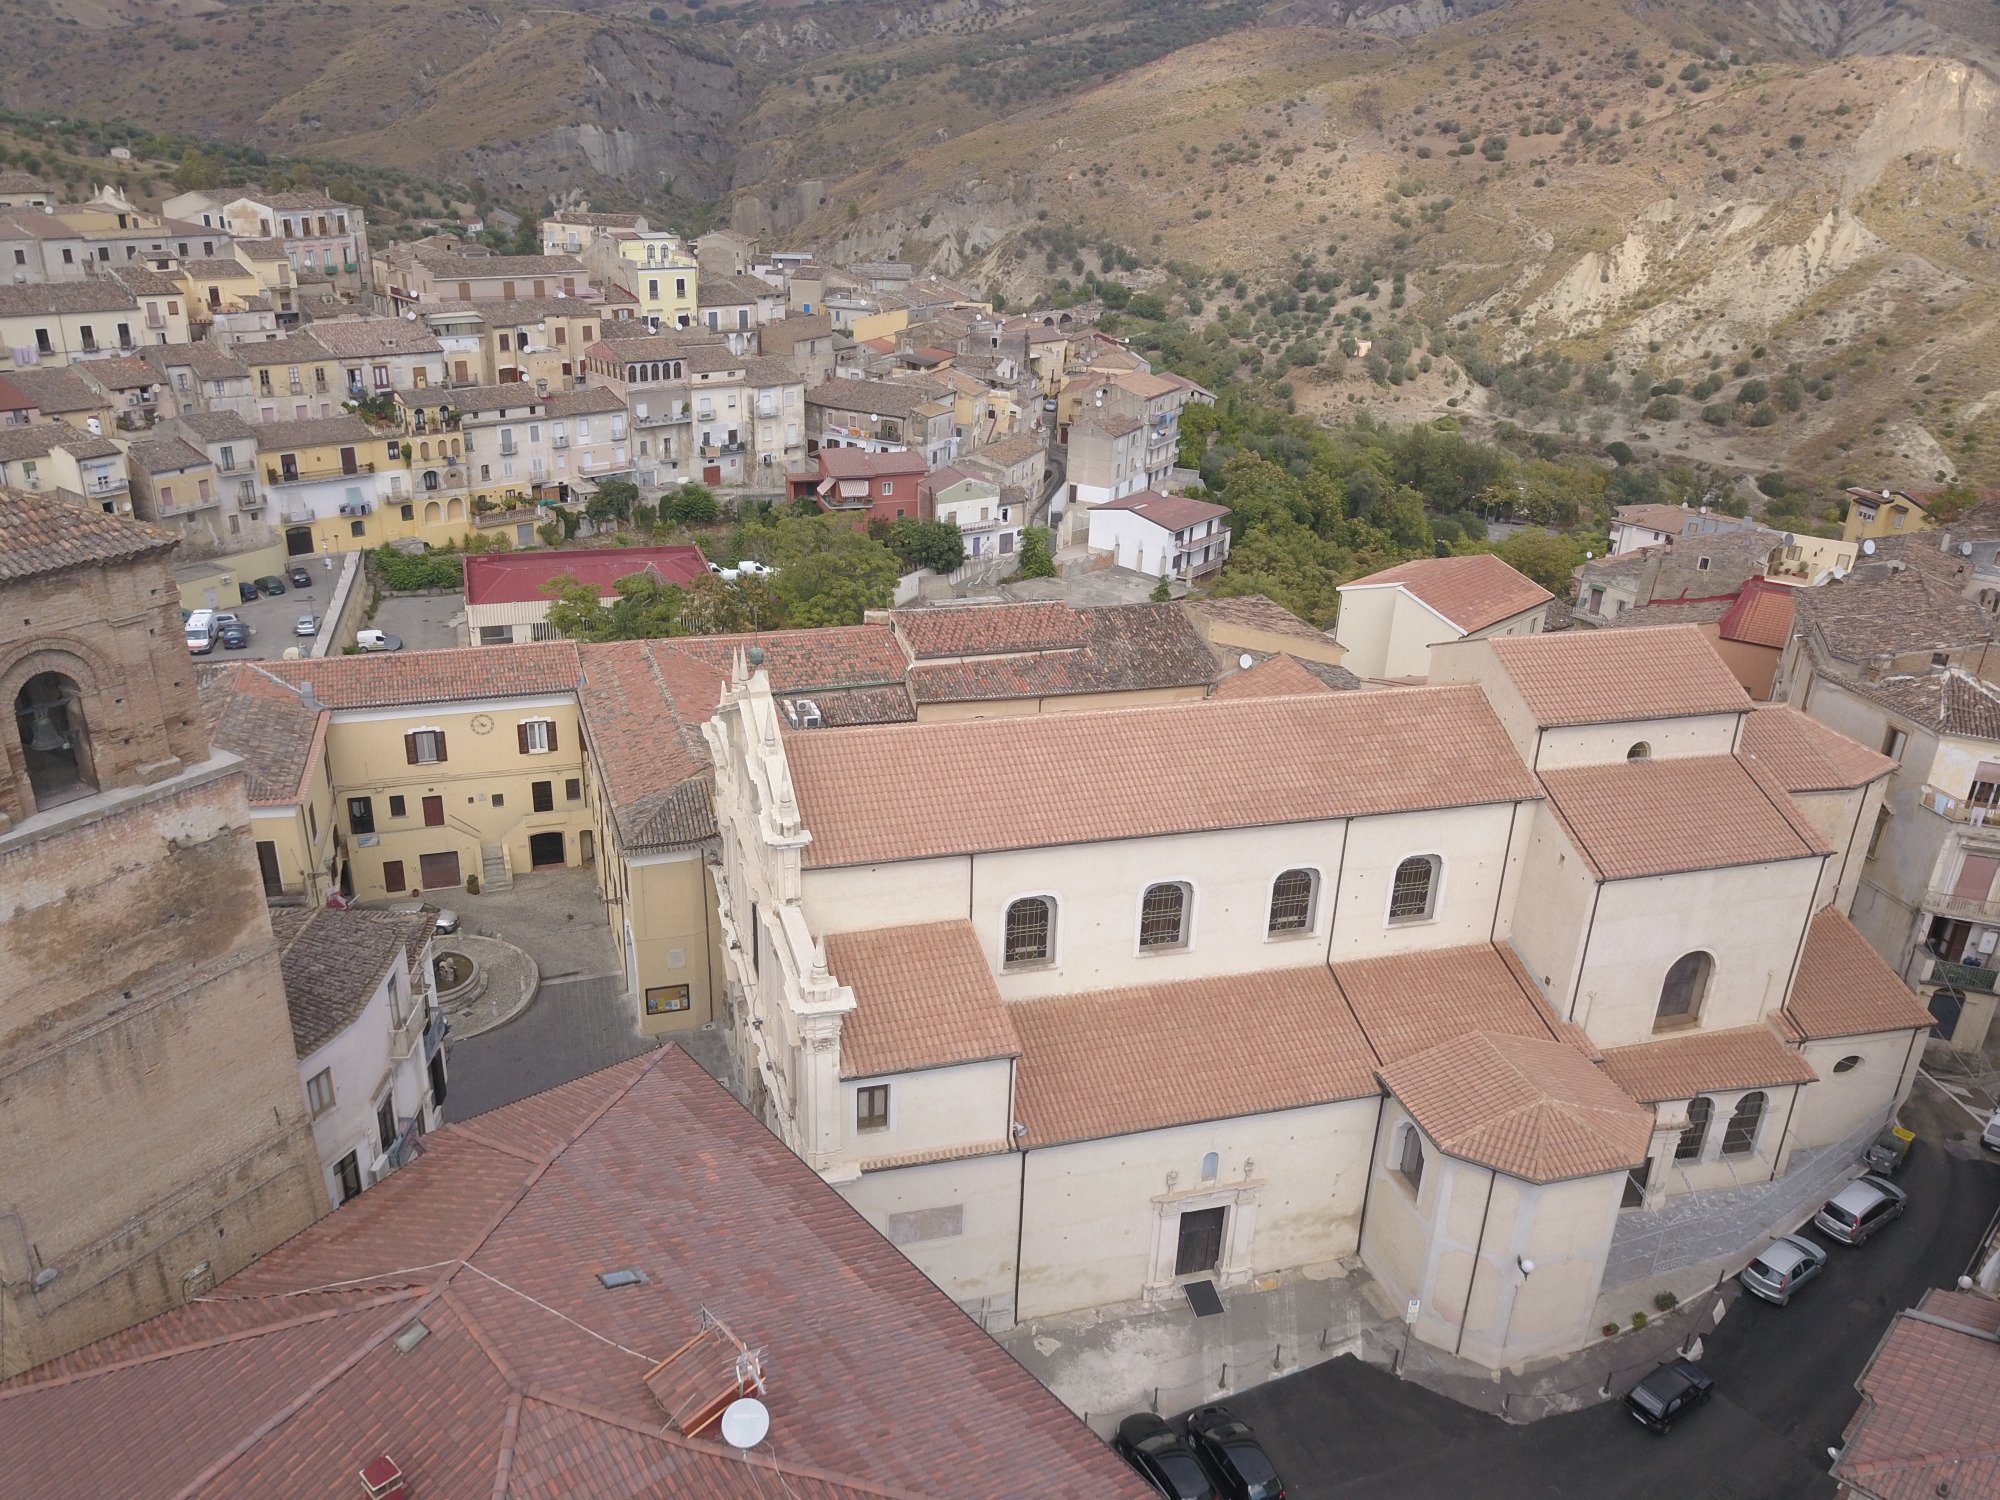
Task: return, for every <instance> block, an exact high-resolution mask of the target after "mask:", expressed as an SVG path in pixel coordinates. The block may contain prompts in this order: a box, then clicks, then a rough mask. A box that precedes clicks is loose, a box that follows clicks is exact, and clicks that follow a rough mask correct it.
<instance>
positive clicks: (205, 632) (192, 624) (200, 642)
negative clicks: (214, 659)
mask: <svg viewBox="0 0 2000 1500" xmlns="http://www.w3.org/2000/svg"><path fill="white" fill-rule="evenodd" d="M181 630H182V632H183V633H184V634H185V635H186V636H187V647H188V654H189V655H191V656H206V655H208V653H209V652H211V651H213V650H214V649H215V611H214V610H212V609H198V610H196V611H195V612H194V613H193V614H191V615H189V616H188V617H187V618H186V619H184V620H182V621H181Z"/></svg>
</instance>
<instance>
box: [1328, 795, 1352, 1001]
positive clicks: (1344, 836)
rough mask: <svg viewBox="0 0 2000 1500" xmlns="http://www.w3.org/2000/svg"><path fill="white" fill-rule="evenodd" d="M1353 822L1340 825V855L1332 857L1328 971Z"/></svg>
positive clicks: (1338, 915)
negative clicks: (1341, 883) (1348, 841)
mask: <svg viewBox="0 0 2000 1500" xmlns="http://www.w3.org/2000/svg"><path fill="white" fill-rule="evenodd" d="M1354 822H1355V820H1354V819H1353V818H1349V819H1348V820H1347V821H1346V822H1345V823H1343V824H1341V826H1340V853H1339V854H1337V855H1335V856H1334V862H1333V899H1332V900H1331V901H1329V902H1328V903H1327V908H1326V966H1327V968H1329V969H1331V968H1332V967H1333V932H1334V927H1335V926H1336V924H1337V922H1338V919H1339V917H1340V882H1341V881H1342V880H1343V879H1344V878H1345V877H1346V875H1347V840H1348V839H1349V838H1350V837H1351V836H1352V835H1353V832H1354Z"/></svg>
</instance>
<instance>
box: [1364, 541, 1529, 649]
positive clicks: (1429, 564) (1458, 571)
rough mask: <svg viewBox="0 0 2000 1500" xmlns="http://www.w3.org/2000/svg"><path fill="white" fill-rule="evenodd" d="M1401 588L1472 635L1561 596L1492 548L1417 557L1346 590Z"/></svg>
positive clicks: (1371, 576)
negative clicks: (1449, 555)
mask: <svg viewBox="0 0 2000 1500" xmlns="http://www.w3.org/2000/svg"><path fill="white" fill-rule="evenodd" d="M1398 587H1399V588H1401V589H1403V590H1404V592H1406V593H1408V594H1410V595H1411V596H1412V597H1413V598H1415V599H1417V600H1418V601H1419V602H1421V603H1423V604H1424V605H1426V606H1428V607H1429V608H1430V609H1431V610H1433V611H1434V612H1436V613H1437V614H1439V615H1441V616H1443V617H1444V618H1445V619H1446V620H1449V621H1450V622H1451V623H1452V624H1453V625H1456V626H1457V627H1458V628H1459V629H1460V630H1462V631H1465V632H1466V633H1467V634H1471V633H1472V632H1473V631H1477V630H1484V629H1486V627H1487V626H1489V625H1498V624H1499V623H1500V622H1501V621H1502V620H1509V619H1512V618H1513V617H1514V616H1515V615H1518V614H1522V613H1525V612H1526V611H1528V610H1531V609H1533V608H1534V607H1535V606H1536V605H1538V604H1546V603H1548V602H1549V600H1551V599H1553V598H1554V597H1555V595H1553V594H1551V593H1550V592H1549V591H1548V590H1547V589H1545V588H1543V587H1542V586H1541V585H1540V584H1539V583H1536V582H1535V580H1534V579H1532V578H1530V577H1528V576H1527V575H1526V574H1524V573H1518V572H1516V571H1515V570H1514V569H1513V568H1510V567H1509V566H1508V565H1507V564H1506V563H1504V562H1502V561H1501V560H1500V559H1499V558H1497V557H1495V556H1494V555H1493V554H1492V553H1490V552H1475V553H1472V554H1471V555H1470V556H1467V557H1420V558H1416V559H1415V560H1413V561H1411V562H1406V563H1402V564H1399V565H1398V566H1396V567H1393V568H1385V569H1383V570H1382V571H1381V572H1379V573H1370V574H1369V575H1368V576H1367V577H1366V578H1357V579H1355V580H1354V581H1353V582H1352V583H1344V584H1342V585H1341V586H1340V590H1341V592H1342V593H1345V592H1346V591H1347V590H1349V589H1355V588H1398Z"/></svg>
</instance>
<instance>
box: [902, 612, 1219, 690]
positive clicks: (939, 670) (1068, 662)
mask: <svg viewBox="0 0 2000 1500" xmlns="http://www.w3.org/2000/svg"><path fill="white" fill-rule="evenodd" d="M999 607H1001V606H982V607H981V608H982V609H984V608H999ZM1005 607H1006V608H1011V609H1034V608H1040V607H1041V606H1035V605H1010V606H1005ZM1059 607H1060V606H1059ZM949 612H950V613H960V614H963V613H969V611H962V610H961V611H949ZM1077 619H1078V622H1079V623H1080V624H1081V626H1082V629H1083V642H1082V645H1081V648H1080V649H1076V650H1051V651H1045V652H1042V653H1040V654H1036V655H1022V654H1018V653H1017V654H1014V655H1002V656H986V657H975V658H973V659H970V660H965V661H956V662H929V663H926V662H917V663H915V664H914V665H912V666H911V668H910V670H909V685H910V696H911V697H912V698H913V699H914V700H915V701H916V702H918V703H967V702H985V701H1000V700H1004V699H1017V698H1045V697H1050V698H1052V697H1061V696H1066V695H1069V694H1073V693H1123V692H1138V691H1146V690H1151V689H1158V688H1202V689H1206V688H1207V687H1208V686H1209V685H1210V684H1211V683H1213V682H1214V681H1215V658H1214V657H1213V656H1212V655H1210V653H1209V650H1208V648H1207V647H1206V646H1205V645H1203V644H1202V640H1201V637H1200V636H1199V635H1197V634H1196V633H1195V630H1194V627H1193V626H1192V625H1191V624H1190V623H1189V622H1188V618H1187V616H1186V615H1184V614H1182V613H1181V612H1180V610H1179V609H1178V608H1177V607H1176V606H1174V605H1171V604H1110V605H1104V606H1102V607H1100V608H1096V609H1085V610H1079V611H1077Z"/></svg>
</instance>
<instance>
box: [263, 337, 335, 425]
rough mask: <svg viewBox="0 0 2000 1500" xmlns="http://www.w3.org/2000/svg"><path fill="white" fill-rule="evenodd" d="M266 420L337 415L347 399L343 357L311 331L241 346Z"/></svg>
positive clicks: (293, 419)
mask: <svg viewBox="0 0 2000 1500" xmlns="http://www.w3.org/2000/svg"><path fill="white" fill-rule="evenodd" d="M236 357H237V358H238V359H239V360H241V361H242V363H243V364H244V366H245V367H246V368H247V369H248V370H249V371H250V394H251V398H252V399H253V400H254V401H255V402H256V403H257V420H258V421H260V422H300V421H305V420H307V419H308V418H314V417H320V418H326V417H332V416H335V415H336V414H337V413H338V412H339V411H340V409H341V405H342V403H344V402H345V401H346V400H347V391H346V386H345V385H344V384H343V381H342V376H341V373H340V361H339V360H337V359H335V358H334V357H333V355H332V354H331V353H330V352H329V351H328V350H327V349H326V347H325V346H324V345H322V344H320V343H319V342H318V341H317V340H315V339H313V338H312V337H311V336H310V335H308V334H303V333H296V334H293V335H291V336H290V337H288V338H282V339H271V340H268V341H266V342H264V343H245V344H238V345H237V346H236Z"/></svg>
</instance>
